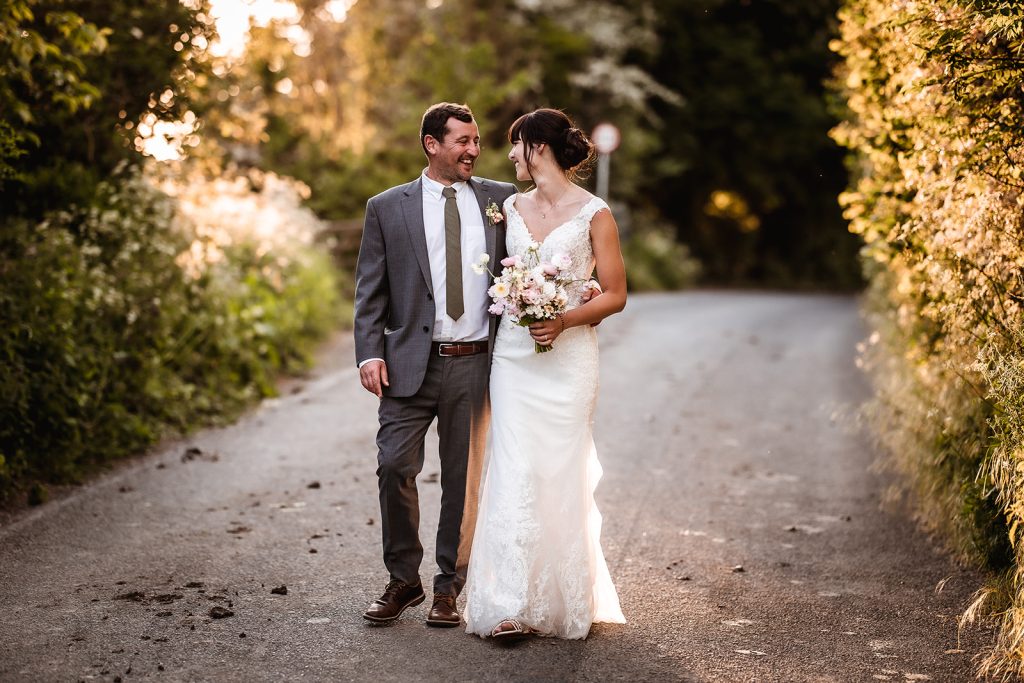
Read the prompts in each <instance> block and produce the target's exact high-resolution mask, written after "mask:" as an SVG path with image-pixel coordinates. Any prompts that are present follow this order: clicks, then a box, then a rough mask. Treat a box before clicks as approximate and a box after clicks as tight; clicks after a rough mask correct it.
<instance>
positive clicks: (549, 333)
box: [530, 210, 626, 345]
mask: <svg viewBox="0 0 1024 683" xmlns="http://www.w3.org/2000/svg"><path fill="white" fill-rule="evenodd" d="M590 242H591V244H592V245H593V248H594V261H595V262H596V265H597V277H598V280H600V281H601V287H602V288H603V289H604V291H603V292H602V293H601V294H599V295H597V296H595V297H593V298H592V299H591V300H590V301H588V302H587V303H585V304H583V305H582V306H579V307H577V308H574V309H572V310H569V311H566V312H565V313H563V314H562V317H561V318H560V319H557V320H544V321H542V322H539V323H533V324H532V325H530V336H532V337H533V338H534V340H535V341H536V342H537V343H538V344H544V345H547V344H550V343H551V342H552V341H554V340H555V339H557V338H558V335H559V334H561V333H562V332H563V331H564V330H565V329H568V328H570V327H576V326H577V325H592V324H594V323H598V322H601V321H602V320H604V319H605V318H607V317H608V316H610V315H612V314H614V313H618V312H619V311H621V310H622V309H623V308H625V307H626V266H625V265H624V264H623V262H622V249H621V248H620V247H619V227H618V226H617V225H616V224H615V219H614V218H613V217H612V214H611V212H610V211H603V210H602V211H598V212H597V213H596V214H595V215H594V218H593V220H591V222H590ZM563 323H564V325H565V326H564V327H563Z"/></svg>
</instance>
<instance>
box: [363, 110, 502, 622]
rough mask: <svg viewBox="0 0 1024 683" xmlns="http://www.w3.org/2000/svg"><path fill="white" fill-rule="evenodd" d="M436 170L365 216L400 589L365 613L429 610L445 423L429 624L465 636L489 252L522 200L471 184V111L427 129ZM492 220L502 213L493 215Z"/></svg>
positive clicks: (383, 472)
mask: <svg viewBox="0 0 1024 683" xmlns="http://www.w3.org/2000/svg"><path fill="white" fill-rule="evenodd" d="M420 143H421V145H422V146H423V151H424V152H425V153H426V155H427V168H426V169H425V170H424V171H423V173H422V174H421V175H420V177H419V178H417V179H416V180H414V181H412V182H411V183H407V184H405V185H399V186H398V187H393V188H391V189H390V190H387V191H385V192H383V193H381V194H379V195H377V196H376V197H373V198H372V199H370V201H369V202H368V203H367V205H366V218H365V222H364V225H363V238H362V244H361V245H360V248H359V260H358V263H357V266H356V300H355V344H356V361H357V363H358V365H359V379H360V381H361V382H362V385H363V387H365V388H366V390H367V391H369V392H371V393H373V394H375V395H376V396H378V397H379V398H380V407H379V409H378V417H379V420H380V429H379V431H378V432H377V449H378V451H377V463H378V467H377V478H378V488H379V491H380V510H381V532H382V535H383V542H384V565H385V566H386V567H387V570H388V573H389V574H390V581H389V582H388V584H387V587H386V588H385V589H384V594H383V595H381V597H380V598H378V599H377V600H376V601H374V602H373V604H371V605H370V607H369V608H368V609H367V610H366V612H365V613H364V614H363V617H364V618H365V619H367V620H369V621H371V622H374V623H390V622H393V621H394V620H396V619H397V618H398V617H399V616H400V615H401V614H402V612H403V611H404V610H405V609H406V608H407V607H412V606H414V605H418V604H420V603H421V602H423V600H424V598H425V594H424V591H423V585H422V584H421V583H420V575H419V567H420V561H421V560H422V559H423V546H422V545H421V544H420V539H419V498H418V496H417V492H416V475H418V474H419V473H420V471H421V470H422V468H423V446H424V436H425V434H426V432H427V429H428V428H429V426H430V424H431V422H432V421H433V420H434V419H435V418H436V419H437V423H438V425H437V432H438V439H439V451H440V458H441V515H440V520H439V523H438V529H437V555H436V559H437V574H436V575H435V576H434V583H433V592H434V601H433V605H432V607H431V609H430V613H429V614H428V616H427V624H428V625H430V626H458V625H459V623H460V620H461V617H460V615H459V612H458V610H457V609H456V606H455V599H456V597H457V596H458V594H459V592H460V591H461V590H462V586H463V584H464V583H465V581H466V568H467V565H468V562H469V549H470V545H471V543H472V536H473V529H474V526H475V523H476V519H475V517H476V503H477V501H476V498H477V489H478V485H479V477H480V469H481V466H482V460H483V451H484V440H485V439H486V436H487V426H488V419H489V417H490V408H489V405H488V402H487V381H488V377H489V375H490V355H491V348H492V346H493V342H494V337H495V331H496V329H497V319H496V318H494V317H492V316H490V315H489V314H488V312H487V308H488V305H489V304H490V300H489V299H488V296H487V288H488V286H489V284H490V281H489V277H488V276H487V275H486V274H484V275H478V274H476V273H474V272H473V270H472V265H473V262H474V261H476V259H477V257H478V256H479V255H480V254H482V253H487V254H488V255H489V256H490V262H491V263H492V264H497V263H498V262H499V261H500V260H501V259H502V258H504V257H505V225H504V222H502V221H500V220H498V221H492V220H491V219H490V218H488V215H487V214H488V211H487V209H488V207H490V206H491V205H492V204H494V205H497V207H501V206H502V204H503V203H504V201H505V198H506V197H508V196H509V195H511V194H513V193H515V192H516V191H517V189H516V187H515V186H514V185H511V184H509V183H498V182H495V181H491V180H486V179H483V178H474V177H473V166H474V164H475V163H476V160H477V157H478V156H479V155H480V132H479V130H478V128H477V125H476V122H475V121H474V120H473V113H472V112H471V111H470V110H469V108H468V107H466V106H465V105H459V104H451V103H448V102H442V103H440V104H435V105H433V106H431V107H430V108H429V109H427V111H426V113H425V114H424V115H423V122H422V125H421V127H420ZM490 213H492V215H493V213H494V211H493V209H492V211H491V212H490Z"/></svg>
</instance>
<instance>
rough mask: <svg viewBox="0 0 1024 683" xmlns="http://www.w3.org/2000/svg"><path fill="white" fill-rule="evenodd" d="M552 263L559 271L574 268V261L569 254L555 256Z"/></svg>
mask: <svg viewBox="0 0 1024 683" xmlns="http://www.w3.org/2000/svg"><path fill="white" fill-rule="evenodd" d="M551 262H552V263H553V264H555V266H557V267H558V269H559V270H569V269H570V268H572V259H571V258H569V255H568V254H563V253H558V254H555V257H554V258H553V259H551Z"/></svg>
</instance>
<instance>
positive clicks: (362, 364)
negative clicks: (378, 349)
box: [357, 358, 384, 368]
mask: <svg viewBox="0 0 1024 683" xmlns="http://www.w3.org/2000/svg"><path fill="white" fill-rule="evenodd" d="M375 360H379V361H380V362H381V363H383V362H384V359H383V358H367V359H366V360H364V361H361V362H360V363H359V365H358V366H357V367H360V368H362V367H363V366H364V365H366V364H367V363H372V362H373V361H375Z"/></svg>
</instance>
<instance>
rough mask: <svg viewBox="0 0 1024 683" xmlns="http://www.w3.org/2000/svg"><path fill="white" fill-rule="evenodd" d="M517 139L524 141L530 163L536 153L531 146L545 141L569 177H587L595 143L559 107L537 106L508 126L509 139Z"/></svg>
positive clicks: (525, 151) (524, 150)
mask: <svg viewBox="0 0 1024 683" xmlns="http://www.w3.org/2000/svg"><path fill="white" fill-rule="evenodd" d="M516 140H522V142H523V154H524V156H525V157H526V165H527V167H529V166H531V163H530V160H531V158H532V157H533V149H532V148H531V146H532V145H539V144H545V145H547V146H548V147H549V148H550V149H551V152H552V153H553V154H554V155H555V162H557V163H558V166H559V167H560V168H561V169H562V170H563V171H564V172H565V174H566V175H567V176H568V177H569V179H570V180H573V179H576V178H585V177H586V173H587V171H589V166H590V163H591V162H592V161H593V159H594V143H592V142H591V141H590V139H589V138H588V137H587V136H586V134H585V133H584V132H583V131H582V130H580V129H579V128H577V127H576V126H575V125H573V122H572V120H571V119H570V118H569V117H568V116H566V115H565V113H564V112H561V111H559V110H558V109H547V108H545V109H538V110H536V111H532V112H530V113H529V114H523V115H522V116H520V117H519V118H518V119H516V120H515V122H514V123H513V124H512V126H511V127H510V128H509V129H508V141H509V142H510V143H513V144H515V141H516Z"/></svg>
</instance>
